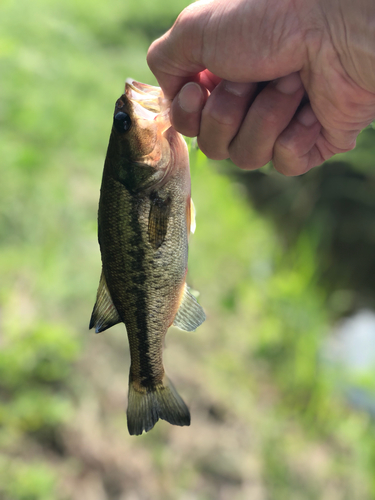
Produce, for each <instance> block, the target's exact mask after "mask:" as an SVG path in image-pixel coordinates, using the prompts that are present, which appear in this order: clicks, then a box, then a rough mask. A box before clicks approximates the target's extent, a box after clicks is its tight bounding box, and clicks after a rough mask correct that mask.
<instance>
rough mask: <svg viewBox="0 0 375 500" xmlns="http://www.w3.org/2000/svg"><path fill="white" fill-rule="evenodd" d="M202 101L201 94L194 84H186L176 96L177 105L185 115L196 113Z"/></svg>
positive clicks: (198, 87)
mask: <svg viewBox="0 0 375 500" xmlns="http://www.w3.org/2000/svg"><path fill="white" fill-rule="evenodd" d="M202 101H203V92H202V89H201V88H200V86H199V85H198V84H197V83H195V82H189V83H186V84H185V85H184V86H183V87H182V89H181V90H180V93H179V94H178V103H179V105H180V106H181V108H182V109H183V110H184V111H186V113H198V111H200V109H201V106H202Z"/></svg>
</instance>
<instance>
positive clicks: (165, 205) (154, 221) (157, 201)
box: [148, 192, 171, 250]
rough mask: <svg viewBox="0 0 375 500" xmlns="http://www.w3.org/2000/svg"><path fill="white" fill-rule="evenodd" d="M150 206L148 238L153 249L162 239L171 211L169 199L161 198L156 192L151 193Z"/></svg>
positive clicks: (163, 238)
mask: <svg viewBox="0 0 375 500" xmlns="http://www.w3.org/2000/svg"><path fill="white" fill-rule="evenodd" d="M150 200H151V207H150V215H149V219H148V239H149V242H150V243H151V245H152V246H153V248H154V249H155V250H157V249H158V248H159V247H160V246H161V244H162V243H163V241H164V240H165V235H166V234H167V229H168V219H169V214H170V212H171V199H170V198H167V199H165V200H164V199H163V198H160V197H159V196H158V194H157V193H155V192H154V193H151V196H150Z"/></svg>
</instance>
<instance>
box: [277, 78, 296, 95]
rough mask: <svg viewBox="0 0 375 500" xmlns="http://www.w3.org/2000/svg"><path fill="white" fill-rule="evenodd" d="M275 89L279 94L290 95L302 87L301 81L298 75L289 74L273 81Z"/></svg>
mask: <svg viewBox="0 0 375 500" xmlns="http://www.w3.org/2000/svg"><path fill="white" fill-rule="evenodd" d="M275 87H276V88H277V90H278V91H279V92H282V93H283V94H289V95H291V94H294V93H295V92H297V90H298V89H299V88H301V87H302V81H301V78H300V76H299V74H298V73H291V74H290V75H288V76H283V77H282V78H279V79H278V80H275Z"/></svg>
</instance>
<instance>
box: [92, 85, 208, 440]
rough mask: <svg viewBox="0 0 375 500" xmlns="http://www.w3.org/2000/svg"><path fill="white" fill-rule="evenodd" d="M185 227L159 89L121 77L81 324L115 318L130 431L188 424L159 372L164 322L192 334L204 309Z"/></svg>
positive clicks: (176, 138) (182, 162)
mask: <svg viewBox="0 0 375 500" xmlns="http://www.w3.org/2000/svg"><path fill="white" fill-rule="evenodd" d="M193 225H194V209H193V205H192V202H191V199H190V172H189V157H188V151H187V147H186V143H185V141H184V139H183V138H182V136H181V135H180V134H179V133H177V132H176V131H175V130H174V129H173V128H172V127H171V125H170V121H169V107H168V103H166V101H165V100H164V99H163V95H162V92H161V89H160V88H158V87H152V86H150V85H146V84H143V83H139V82H135V81H132V80H127V82H126V84H125V93H124V94H123V95H122V96H121V97H120V98H119V99H118V101H117V102H116V106H115V112H114V118H113V126H112V131H111V136H110V139H109V145H108V151H107V156H106V160H105V164H104V172H103V179H102V186H101V191H100V201H99V213H98V236H99V244H100V251H101V256H102V274H101V278H100V283H99V288H98V292H97V297H96V303H95V306H94V310H93V313H92V316H91V321H90V328H95V331H96V332H97V333H98V332H102V331H104V330H106V329H107V328H110V327H111V326H113V325H115V324H117V323H120V322H123V323H125V326H126V330H127V333H128V338H129V345H130V357H131V365H130V375H129V397H128V409H127V420H128V429H129V433H130V434H137V435H138V434H142V432H143V431H146V432H147V431H149V430H150V429H152V428H153V426H154V425H155V423H156V422H157V421H158V420H159V418H161V419H164V420H166V421H167V422H170V423H171V424H175V425H190V413H189V410H188V408H187V406H186V404H185V403H184V401H183V400H182V399H181V397H180V396H179V395H178V393H177V392H176V390H175V389H174V387H173V385H172V384H171V382H169V380H168V379H167V377H166V376H165V374H164V367H163V360H162V354H163V343H164V337H165V334H166V333H167V330H168V328H169V327H170V326H171V325H172V324H173V325H175V326H177V327H179V328H181V329H182V330H186V331H193V330H195V329H196V328H197V327H198V326H199V325H200V324H201V323H203V321H204V320H205V314H204V311H203V309H202V308H201V306H200V305H199V304H198V302H197V300H196V299H195V297H194V296H193V295H192V294H191V293H190V292H189V289H188V287H187V285H186V273H187V257H188V238H189V234H190V228H191V227H192V226H193Z"/></svg>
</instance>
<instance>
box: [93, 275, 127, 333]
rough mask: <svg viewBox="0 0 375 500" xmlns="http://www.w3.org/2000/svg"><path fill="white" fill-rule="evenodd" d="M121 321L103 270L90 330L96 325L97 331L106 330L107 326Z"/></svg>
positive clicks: (109, 326)
mask: <svg viewBox="0 0 375 500" xmlns="http://www.w3.org/2000/svg"><path fill="white" fill-rule="evenodd" d="M121 321H122V320H121V318H120V316H119V313H118V312H117V309H116V307H115V306H114V304H113V302H112V297H111V294H110V293H109V290H108V287H107V283H106V281H105V277H104V273H103V271H102V274H101V276H100V282H99V288H98V292H97V294H96V302H95V306H94V309H93V311H92V314H91V320H90V325H89V330H91V328H94V327H95V333H100V332H104V330H107V328H111V326H114V325H117V323H121Z"/></svg>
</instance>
